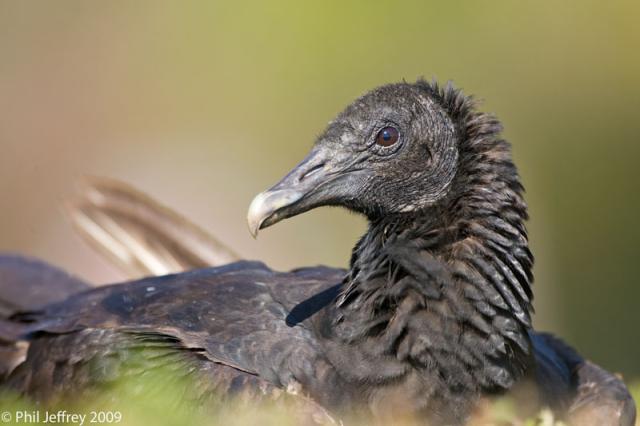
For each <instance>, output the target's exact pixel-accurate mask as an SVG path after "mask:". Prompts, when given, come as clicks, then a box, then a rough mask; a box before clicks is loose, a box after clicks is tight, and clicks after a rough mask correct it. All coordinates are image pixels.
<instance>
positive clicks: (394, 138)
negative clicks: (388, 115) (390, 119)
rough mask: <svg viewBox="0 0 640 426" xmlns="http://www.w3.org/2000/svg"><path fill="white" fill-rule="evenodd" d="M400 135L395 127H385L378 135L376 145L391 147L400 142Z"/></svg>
mask: <svg viewBox="0 0 640 426" xmlns="http://www.w3.org/2000/svg"><path fill="white" fill-rule="evenodd" d="M399 138H400V133H399V132H398V129H396V128H395V127H390V126H389V127H385V128H384V129H382V130H380V131H379V132H378V134H377V135H376V144H378V145H380V146H391V145H393V144H395V143H396V142H398V139H399Z"/></svg>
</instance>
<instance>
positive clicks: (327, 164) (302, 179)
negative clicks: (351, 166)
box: [247, 148, 349, 238]
mask: <svg viewBox="0 0 640 426" xmlns="http://www.w3.org/2000/svg"><path fill="white" fill-rule="evenodd" d="M339 163H340V162H339V161H337V160H336V158H335V156H332V154H331V152H329V151H328V150H327V149H322V148H314V149H313V150H312V151H311V152H310V153H309V155H308V156H307V157H306V158H305V159H304V160H302V162H301V163H300V164H298V165H297V166H296V167H295V168H294V169H293V170H291V172H289V173H288V174H287V175H286V176H285V177H284V178H283V179H282V180H281V181H280V182H278V183H277V184H275V185H274V186H273V187H271V188H270V189H268V190H266V191H264V192H261V193H260V194H258V195H257V196H256V197H255V198H254V199H253V201H252V202H251V205H250V206H249V212H248V214H247V223H248V225H249V232H251V235H252V236H253V237H254V238H255V237H257V235H258V231H259V230H260V229H264V228H266V227H268V226H271V225H273V224H275V223H277V222H279V221H281V220H283V219H286V218H288V217H291V216H295V215H298V214H300V213H304V212H306V211H307V210H311V209H312V208H314V207H318V206H321V205H328V204H334V203H335V202H336V200H337V199H338V197H339V195H340V193H341V192H343V191H342V190H341V189H340V188H337V186H338V185H335V184H334V183H335V182H337V181H339V180H341V179H340V178H341V177H343V176H345V175H348V174H349V173H348V172H347V171H346V170H343V169H342V168H341V167H339ZM339 186H342V185H339Z"/></svg>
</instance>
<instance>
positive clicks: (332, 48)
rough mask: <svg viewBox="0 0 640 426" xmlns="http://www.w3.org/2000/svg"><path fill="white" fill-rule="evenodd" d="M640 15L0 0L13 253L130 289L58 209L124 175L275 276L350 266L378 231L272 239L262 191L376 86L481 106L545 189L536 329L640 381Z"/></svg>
mask: <svg viewBox="0 0 640 426" xmlns="http://www.w3.org/2000/svg"><path fill="white" fill-rule="evenodd" d="M639 20H640V3H638V2H634V1H626V2H623V1H609V2H602V1H574V2H513V1H508V0H504V1H492V2H471V1H467V2H428V1H416V2H399V1H394V2H391V1H389V2H383V1H378V0H373V1H352V2H345V1H323V2H299V1H293V0H292V1H278V2H247V1H235V2H232V1H228V2H218V1H206V2H205V1H203V2H193V1H191V2H187V1H181V2H178V1H175V2H161V1H153V2H152V1H149V2H142V1H138V2H123V1H115V0H114V1H109V2H86V1H63V0H59V1H55V2H27V1H9V0H0V200H1V201H0V202H1V204H0V250H2V251H11V252H20V253H24V254H28V255H32V256H38V257H41V258H43V259H45V260H47V261H49V262H52V263H55V264H57V265H61V266H62V267H64V268H66V269H68V270H69V271H72V272H74V273H76V274H78V275H79V276H81V277H83V278H86V279H89V280H91V281H94V282H97V283H104V282H109V281H116V280H119V279H122V275H120V274H119V273H118V271H116V270H115V269H113V268H112V267H111V266H110V265H108V264H107V263H106V262H105V261H104V260H103V259H101V258H100V257H98V256H97V255H96V254H95V253H94V252H93V251H92V250H91V249H89V248H88V247H87V246H86V245H85V244H84V243H83V242H82V241H81V240H80V239H79V238H78V237H77V236H76V235H75V234H74V232H73V230H72V228H71V227H70V226H69V224H68V222H67V221H66V219H65V217H64V215H63V213H62V209H61V204H62V202H63V201H64V200H65V199H66V198H68V197H69V196H70V195H71V194H72V193H73V191H74V186H75V184H76V183H77V182H78V180H79V179H80V178H81V177H82V176H84V175H100V176H110V177H114V178H118V179H121V180H124V181H127V182H130V183H132V184H134V185H136V186H137V187H139V188H142V189H143V190H145V191H147V192H148V193H149V194H151V195H153V196H154V197H156V198H158V199H160V200H162V201H163V202H164V203H166V204H168V205H170V206H172V207H173V208H175V209H177V210H179V211H180V212H182V213H184V214H185V215H186V216H188V217H190V218H192V219H193V220H194V221H196V222H197V223H199V224H200V225H202V226H203V227H205V228H206V229H208V230H209V231H211V232H212V233H213V234H214V235H216V236H218V237H219V238H220V239H221V240H223V241H225V242H227V243H228V244H229V245H230V246H231V247H232V248H233V249H235V250H236V251H238V252H239V253H241V254H243V255H244V256H245V257H248V258H259V259H262V260H265V261H267V262H268V263H269V264H270V265H271V266H273V267H276V268H279V269H287V268H291V267H294V266H301V265H311V264H319V263H323V264H329V265H336V266H346V264H347V261H348V259H349V252H350V250H351V246H352V245H353V243H354V242H355V240H356V238H357V237H358V236H359V234H361V233H362V232H363V230H364V222H363V220H362V219H361V218H358V217H355V216H353V215H349V214H347V213H345V212H342V211H334V210H329V209H324V210H319V211H314V212H310V213H309V214H306V215H303V216H301V217H298V218H294V219H292V220H289V221H287V222H285V223H283V224H282V225H278V226H277V227H275V228H273V229H269V230H267V231H265V232H264V233H263V234H262V235H261V236H260V239H259V240H258V241H254V240H252V239H251V237H250V236H249V233H248V232H247V230H246V225H245V223H244V218H245V212H246V208H247V206H248V203H249V201H250V200H251V198H252V196H253V195H254V194H256V193H257V192H258V191H260V190H262V189H264V188H265V187H266V186H268V185H269V184H271V183H273V182H274V181H275V180H276V179H277V178H278V177H280V176H281V175H282V174H283V173H284V172H285V171H287V170H288V169H289V168H290V167H291V166H292V165H294V164H295V163H296V162H297V161H298V160H299V159H301V158H302V156H303V155H304V153H305V152H306V151H307V150H308V149H309V147H310V146H311V144H312V142H313V140H314V137H315V135H317V134H318V133H319V132H320V131H321V130H322V128H323V127H324V125H325V124H326V123H327V121H328V120H329V119H331V118H332V116H333V115H334V114H335V113H337V112H338V111H339V110H340V109H341V108H342V107H343V106H345V105H346V104H347V103H348V102H349V101H350V100H352V99H353V98H354V97H356V96H358V95H360V94H361V93H363V92H364V91H366V90H367V89H370V88H372V87H374V86H376V85H379V84H382V83H387V82H392V81H398V80H401V79H403V78H404V79H406V80H414V79H416V78H417V77H419V76H426V77H427V78H431V77H432V76H435V77H437V78H438V79H439V80H442V81H445V80H447V79H452V80H454V81H455V82H456V84H457V85H459V86H461V87H463V88H464V89H465V90H466V92H468V93H475V94H477V95H478V96H479V97H480V98H482V99H485V100H486V101H485V102H484V105H483V108H484V109H486V110H489V111H493V112H495V113H496V114H497V115H498V116H499V117H500V118H501V119H502V120H503V123H504V124H505V128H506V130H505V133H506V136H507V137H508V139H509V140H510V141H511V142H512V143H513V145H514V152H515V157H516V161H517V163H518V164H519V167H520V171H521V174H522V175H523V179H524V183H525V186H526V187H527V190H528V202H529V205H530V209H531V215H532V220H531V222H530V226H529V229H530V234H531V241H532V245H533V250H534V254H535V255H536V258H537V263H536V270H535V272H536V277H537V281H536V294H537V300H536V308H537V315H536V321H537V327H539V328H543V329H548V330H552V331H555V332H557V333H560V334H562V335H563V336H564V337H565V338H566V339H567V340H568V341H569V342H571V343H572V344H574V345H575V346H577V347H578V348H579V349H580V350H581V351H582V352H583V353H585V354H586V355H588V356H590V357H591V358H593V359H595V360H596V361H598V362H600V363H603V364H604V365H605V366H607V367H608V368H611V369H614V370H616V371H621V372H623V373H625V375H627V376H630V377H640V331H639V326H640V324H639V322H640V313H639V312H638V307H639V306H640V304H639V302H638V297H639V296H640V280H639V279H638V275H637V274H638V272H637V270H638V269H637V266H638V261H639V260H640V257H639V255H638V253H639V250H638V244H639V243H640V226H639V225H638V222H637V217H638V209H639V207H640V197H639V195H638V186H639V180H640V179H639V178H640V171H639V170H638V165H637V162H638V157H639V155H638V154H640V145H639V141H638V134H639V133H640V116H639V111H640V79H639V76H640V25H638V22H639Z"/></svg>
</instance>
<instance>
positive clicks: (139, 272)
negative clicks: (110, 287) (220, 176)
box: [67, 178, 239, 278]
mask: <svg viewBox="0 0 640 426" xmlns="http://www.w3.org/2000/svg"><path fill="white" fill-rule="evenodd" d="M67 212H68V214H69V217H70V219H71V222H72V223H73V225H74V226H75V228H76V229H77V230H78V232H79V233H80V235H81V236H82V237H83V238H84V239H85V240H86V241H88V242H89V243H90V244H91V245H92V246H94V247H95V248H96V249H97V250H98V251H99V252H101V253H102V254H103V255H105V256H107V257H108V258H109V259H110V260H111V261H112V262H113V263H115V264H116V265H117V266H119V267H120V268H121V269H122V270H123V271H124V272H125V273H127V274H128V275H129V276H130V277H131V278H137V277H140V276H147V275H164V274H169V273H175V272H181V271H184V270H188V269H193V268H202V267H207V266H218V265H223V264H226V263H230V262H233V261H236V260H238V258H239V257H238V256H237V255H236V254H235V253H234V252H233V251H232V250H231V249H229V248H228V247H226V246H224V245H223V244H222V243H220V242H219V241H218V240H216V239H215V238H214V237H212V236H211V235H209V234H208V233H207V232H206V231H204V230H203V229H201V228H200V227H198V226H196V225H195V224H193V223H192V222H190V221H188V220H187V219H185V218H184V217H182V216H181V215H179V214H178V213H176V212H175V211H173V210H171V209H169V208H167V207H165V206H163V205H162V204H160V203H158V202H157V201H155V200H153V199H152V198H151V197H149V196H147V195H146V194H144V193H142V192H140V191H138V190H136V189H134V188H133V187H131V186H129V185H127V184H124V183H121V182H118V181H115V180H111V179H105V178H92V179H88V180H87V181H86V182H85V184H84V185H83V186H82V188H81V191H80V194H79V196H78V197H77V198H76V199H75V200H72V201H71V202H70V203H68V205H67Z"/></svg>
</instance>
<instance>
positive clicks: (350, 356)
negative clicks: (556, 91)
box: [0, 81, 635, 425]
mask: <svg viewBox="0 0 640 426" xmlns="http://www.w3.org/2000/svg"><path fill="white" fill-rule="evenodd" d="M500 131H501V127H500V124H499V122H498V121H497V120H496V119H495V118H494V117H493V116H490V115H487V114H484V113H480V112H477V111H476V110H475V108H474V105H473V101H472V100H471V99H470V98H468V97H465V96H464V95H463V94H462V93H461V92H460V91H459V90H456V89H454V88H453V87H451V86H447V87H445V88H444V89H442V88H439V87H438V86H437V85H436V84H435V83H427V82H424V81H418V82H417V83H415V84H408V83H401V84H393V85H387V86H383V87H380V88H378V89H375V90H373V91H371V92H369V93H368V94H366V95H364V96H363V97H361V98H359V99H358V100H356V101H355V102H354V103H353V104H351V105H350V106H349V107H347V109H346V110H345V111H344V112H342V113H341V114H340V115H338V117H337V118H336V119H335V120H334V121H332V122H331V123H330V124H329V126H328V128H327V130H326V131H325V132H324V133H323V134H322V135H321V136H320V137H319V139H318V141H317V142H316V144H315V145H314V148H313V149H312V151H311V153H310V154H309V156H308V157H307V158H306V159H305V160H303V161H302V163H300V164H299V165H298V166H297V167H296V168H295V169H294V170H293V171H291V172H290V173H289V174H288V175H287V176H285V177H284V178H283V179H282V180H281V181H280V182H279V183H277V184H276V185H275V186H273V187H272V188H271V189H269V190H268V191H265V192H263V193H261V194H259V195H258V196H257V197H256V198H255V199H254V201H253V202H252V204H251V207H250V209H249V217H248V221H249V226H250V230H251V232H252V233H254V235H255V234H256V233H257V232H258V230H259V229H261V228H264V227H267V226H270V225H272V224H274V223H276V222H278V221H280V220H283V219H285V218H287V217H291V216H294V215H296V214H300V213H303V212H305V211H307V210H309V209H312V208H315V207H319V206H322V205H338V206H343V207H346V208H348V209H350V210H353V211H356V212H359V213H361V214H363V215H365V216H366V217H367V218H368V219H369V223H370V224H369V229H368V231H367V233H366V234H365V235H364V236H363V237H362V239H361V240H360V241H359V242H358V244H357V245H356V246H355V248H354V250H353V255H352V259H351V266H350V269H349V270H341V269H333V268H325V267H316V268H302V269H297V270H293V271H291V272H276V271H273V270H271V269H269V268H268V267H266V266H265V265H263V264H261V263H258V262H236V263H231V264H228V265H224V266H221V267H217V268H204V269H197V270H193V271H189V272H184V273H179V274H174V275H167V276H162V277H151V278H145V279H142V280H139V281H134V282H129V283H124V284H115V285H111V286H106V287H102V288H97V289H92V290H86V291H81V292H79V293H76V292H75V289H74V291H69V297H68V298H67V299H65V300H63V301H58V302H57V303H52V304H48V305H45V306H27V308H39V309H36V310H34V309H27V311H26V312H24V306H21V305H20V304H16V303H15V301H14V302H13V303H12V302H11V298H12V297H15V296H13V294H15V292H14V293H11V292H7V294H8V295H9V296H11V297H6V298H5V299H6V301H5V304H6V305H7V306H19V307H20V308H21V309H20V310H19V311H17V312H8V311H5V312H4V316H5V320H3V322H2V323H1V324H2V328H0V342H4V346H3V347H4V348H6V350H5V352H3V353H5V354H8V355H5V356H4V358H3V359H2V360H3V363H4V371H5V379H4V385H5V386H7V387H9V388H11V389H14V390H17V391H18V392H20V393H23V394H26V395H30V396H32V397H33V398H35V399H37V400H40V401H45V402H46V401H52V400H56V399H57V398H60V397H62V396H68V395H73V394H74V393H77V392H79V391H81V390H83V389H90V388H96V387H99V386H100V385H101V384H105V383H109V382H111V381H113V380H114V378H116V377H119V376H121V375H123V374H129V373H126V372H125V371H127V372H128V371H134V372H135V371H137V372H140V371H147V370H150V369H153V368H156V367H162V366H166V365H172V366H173V365H181V366H183V367H184V369H185V371H187V372H189V373H188V374H190V375H192V376H194V378H195V380H196V383H197V386H196V388H197V389H195V390H193V391H192V392H190V393H189V397H190V398H196V399H199V400H200V399H208V398H211V397H212V395H216V396H221V395H226V394H237V393H239V392H243V393H249V394H252V395H254V396H256V397H260V395H265V394H269V393H271V392H275V391H276V390H277V389H286V390H287V391H289V392H290V393H296V394H302V395H305V396H308V397H310V398H311V399H312V400H313V401H315V402H316V403H318V404H319V405H320V406H322V407H325V408H327V409H329V410H330V411H332V412H334V413H338V414H339V413H343V412H350V411H354V410H355V411H365V412H369V413H372V414H373V415H377V416H382V417H384V416H387V415H390V413H391V414H392V413H394V412H397V413H402V414H404V413H406V412H409V413H413V414H414V415H415V416H416V417H417V418H420V419H422V420H424V422H426V423H429V424H463V423H464V422H465V421H466V420H467V419H468V418H469V415H470V413H471V412H472V411H473V410H474V408H475V407H476V406H477V404H478V403H479V401H480V400H481V399H483V398H485V397H492V396H496V395H502V394H505V393H508V392H512V393H517V391H518V389H520V388H521V387H522V386H524V384H526V383H529V384H532V385H533V386H532V388H533V389H534V391H535V396H536V398H537V399H538V402H539V404H541V405H547V406H550V407H551V408H553V409H554V410H556V411H557V412H558V413H563V414H565V415H567V417H568V418H569V419H570V420H574V421H575V422H581V423H579V424H588V423H582V422H594V421H596V422H597V423H593V424H611V425H631V424H633V422H634V421H635V406H634V404H633V401H632V399H631V397H630V396H629V393H628V391H627V390H626V388H625V386H624V384H623V383H622V381H621V380H619V379H618V378H616V377H615V376H613V375H611V374H609V373H607V372H605V371H604V370H602V369H600V368H599V367H597V366H595V365H593V364H591V363H589V362H588V361H585V360H584V359H583V358H581V357H580V356H579V355H578V354H576V353H575V352H574V351H573V350H572V349H571V348H569V347H567V346H566V345H564V344H563V343H562V342H561V341H559V340H557V339H555V338H554V337H552V336H549V335H545V334H539V333H536V332H534V331H533V330H532V328H531V320H530V313H531V310H532V307H531V303H532V291H531V283H532V279H533V277H532V273H531V267H532V265H533V257H532V255H531V253H530V251H529V249H528V242H527V234H526V229H525V226H524V222H525V221H526V219H527V212H526V204H525V202H524V200H523V197H522V192H523V189H522V185H521V184H520V181H519V177H518V174H517V171H516V168H515V166H514V164H513V162H512V160H511V155H510V149H509V145H508V143H507V142H505V141H504V140H503V139H502V138H501V137H500ZM5 269H6V270H11V271H12V272H11V273H12V274H13V276H19V275H20V274H21V273H24V275H25V276H27V275H29V273H30V272H28V271H29V269H30V268H28V267H23V266H20V265H18V263H17V262H16V264H15V265H14V266H12V265H11V263H9V264H8V265H5ZM61 280H62V278H61ZM24 285H29V284H27V280H25V281H24ZM0 288H1V287H0ZM19 342H28V344H29V349H28V353H27V354H26V356H25V354H24V353H21V352H20V349H19V347H18V343H19ZM132 357H135V358H136V366H137V367H136V368H133V369H130V370H127V369H125V366H126V365H127V362H128V361H130V360H131V359H132ZM528 396H529V397H530V396H531V395H530V394H528ZM594 413H596V414H594Z"/></svg>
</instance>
